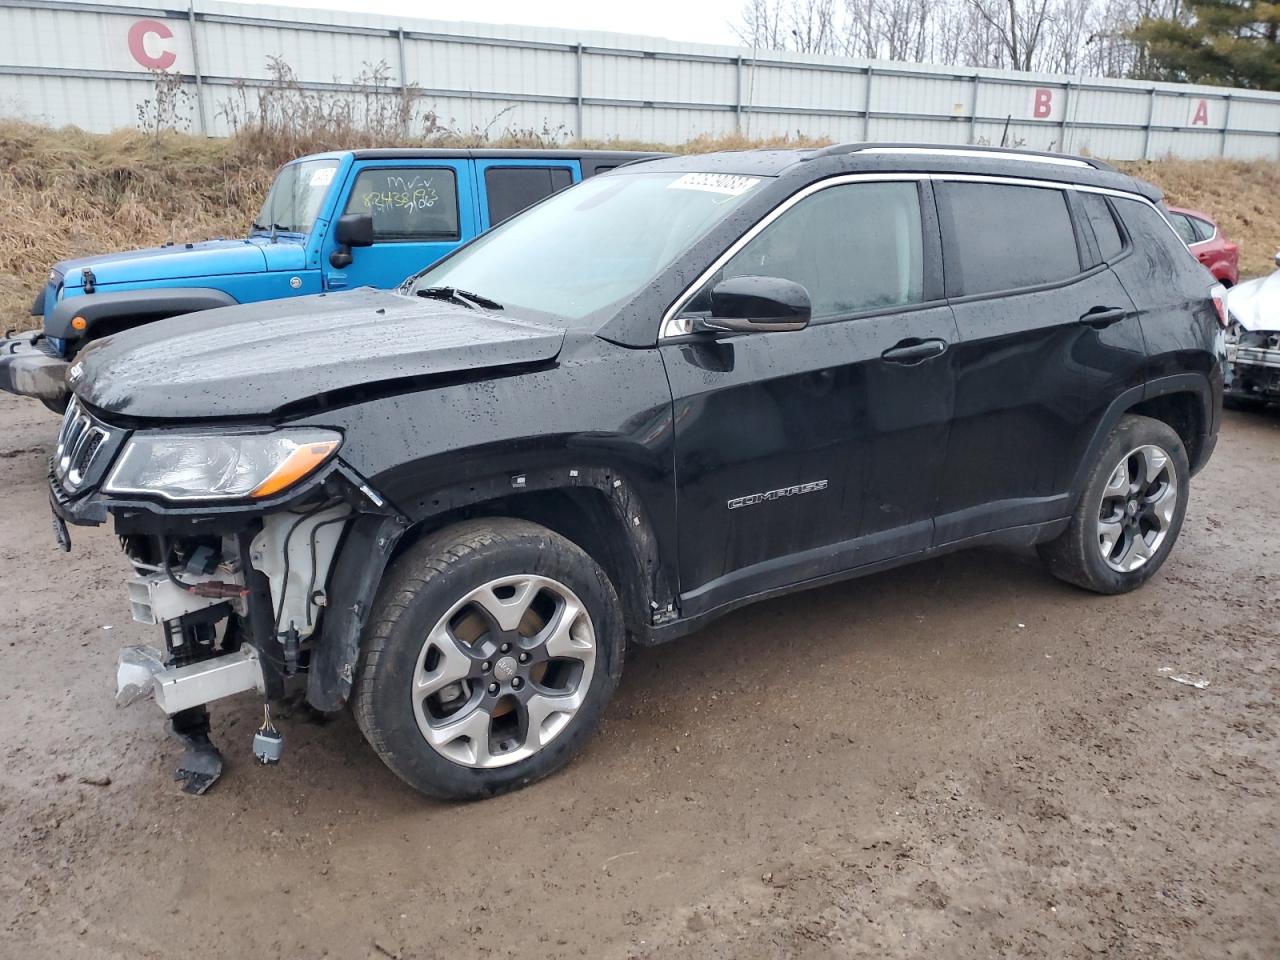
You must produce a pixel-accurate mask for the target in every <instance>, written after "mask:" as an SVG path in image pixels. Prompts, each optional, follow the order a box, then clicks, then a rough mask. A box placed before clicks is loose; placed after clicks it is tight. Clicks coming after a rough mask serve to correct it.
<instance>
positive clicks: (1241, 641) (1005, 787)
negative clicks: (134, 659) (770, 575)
mask: <svg viewBox="0 0 1280 960" xmlns="http://www.w3.org/2000/svg"><path fill="white" fill-rule="evenodd" d="M55 427H56V420H55V419H54V418H53V417H52V416H51V415H50V414H48V413H46V412H45V411H44V409H43V408H41V407H39V406H37V405H36V404H34V403H31V402H27V401H21V400H17V399H15V398H10V397H7V396H4V397H0V491H3V498H2V499H0V595H2V596H3V603H2V604H0V678H2V680H3V684H2V686H0V757H2V758H3V759H2V761H0V956H2V957H4V958H6V960H7V958H11V957H12V958H18V957H24V958H25V957H41V958H60V957H121V958H124V957H128V958H147V957H164V958H168V957H175V956H188V955H189V956H195V957H202V958H204V957H215V958H220V957H227V958H236V960H239V958H243V957H255V958H274V957H282V958H317V957H333V958H363V957H372V958H386V957H401V958H462V957H472V956H476V957H592V958H596V957H599V958H632V957H634V958H664V960H666V958H671V957H698V958H702V957H733V958H755V957H802V958H812V960H816V958H826V957H833V958H834V957H841V958H848V957H877V958H881V957H929V958H935V957H975V958H979V957H980V958H996V957H1000V958H1003V957H1052V958H1077V957H1091V956H1101V957H1109V958H1125V960H1128V958H1145V957H1169V958H1175V957H1176V958H1191V957H1231V958H1258V960H1270V958H1275V957H1277V956H1280V907H1277V903H1280V823H1278V821H1280V739H1278V737H1280V639H1278V634H1280V595H1278V592H1277V584H1278V583H1280V537H1277V533H1278V532H1280V521H1277V520H1276V514H1275V510H1276V504H1277V497H1276V490H1277V479H1278V478H1280V417H1277V416H1276V415H1275V414H1270V415H1244V414H1229V415H1228V418H1227V423H1226V425H1225V428H1224V431H1223V436H1222V440H1221V442H1220V444H1219V447H1218V453H1217V455H1216V457H1215V458H1214V460H1213V462H1212V463H1211V464H1210V466H1209V467H1208V468H1207V469H1206V471H1205V472H1204V473H1203V474H1202V475H1201V476H1200V477H1198V478H1197V480H1196V482H1195V484H1194V492H1193V495H1192V500H1191V507H1190V511H1189V513H1188V517H1187V522H1186V526H1185V527H1184V529H1183V532H1182V539H1181V542H1180V543H1179V544H1178V546H1177V549H1176V550H1175V551H1174V554H1173V556H1172V558H1171V559H1170V561H1169V563H1168V564H1167V566H1166V567H1165V569H1164V571H1163V572H1162V573H1161V575H1160V576H1158V577H1157V578H1156V579H1155V580H1154V581H1153V582H1152V583H1150V584H1149V585H1147V586H1146V587H1145V588H1144V589H1142V590H1140V591H1138V592H1137V593H1135V594H1130V595H1128V596H1125V597H1118V598H1103V597H1096V596H1091V595H1089V594H1086V593H1083V592H1080V591H1078V590H1075V589H1072V588H1069V587H1067V586H1065V585H1063V584H1060V583H1058V582H1056V581H1054V580H1052V579H1050V578H1049V577H1048V576H1047V575H1046V574H1045V573H1044V572H1043V570H1042V569H1041V568H1040V566H1039V565H1038V563H1037V562H1036V559H1035V557H1034V555H1032V554H1030V553H1027V554H1014V553H1007V552H995V551H990V552H976V553H969V554H960V555H955V556H951V557H946V558H943V559H940V560H936V561H933V562H929V563H925V564H923V565H918V566H915V567H910V568H906V569H902V570H898V571H895V572H891V573H886V574H883V575H879V576H875V577H872V578H869V579H864V580H860V581H855V582H852V583H849V584H844V585H837V586H834V587H828V588H825V589H822V590H818V591H816V592H811V593H808V594H804V595H800V596H796V597H791V598H787V599H783V600H778V601H774V602H770V603H766V604H763V605H760V606H757V607H755V608H751V609H748V610H744V611H740V612H739V613H737V614H735V615H733V616H730V617H728V618H726V619H724V620H722V621H720V622H718V623H716V624H715V625H713V626H712V627H710V628H708V629H707V630H705V631H703V632H702V633H700V634H698V635H696V636H694V637H692V638H690V639H688V640H685V641H683V642H679V643H676V644H673V645H671V646H668V647H663V648H658V649H651V650H636V651H633V652H632V653H631V654H630V657H629V662H628V665H627V675H626V676H625V677H624V678H623V683H622V687H621V690H620V691H619V694H618V696H617V698H616V699H615V701H614V702H613V704H612V706H611V708H610V710H609V713H608V716H607V719H606V722H605V724H604V727H603V729H602V730H601V731H600V733H599V735H598V736H597V737H596V738H595V739H594V740H593V741H592V742H591V744H590V745H589V747H588V749H587V750H586V751H585V753H584V754H583V755H581V756H580V757H579V758H578V759H577V761H576V762H575V763H573V764H572V766H571V767H570V768H569V769H568V770H567V771H565V772H564V773H562V774H560V775H558V776H556V777H554V778H552V779H550V780H548V781H545V782H543V783H542V784H539V785H537V786H535V787H533V788H531V789H528V790H525V791H523V792H521V793H517V794H514V795H512V796H507V797H502V798H499V799H496V800H490V801H486V802H483V803H478V804H470V805H443V804H437V803H432V802H428V801H426V800H423V799H422V798H421V797H419V796H417V795H416V794H414V793H412V792H411V791H410V790H409V789H408V788H407V787H406V786H405V785H404V784H402V783H401V782H400V781H399V780H397V779H396V778H395V777H394V776H393V775H392V774H391V773H390V772H389V771H387V770H386V769H385V768H384V767H383V766H382V764H381V763H380V762H379V761H378V760H377V758H376V757H375V756H374V755H373V752H372V751H371V750H370V749H369V748H368V747H367V746H366V745H365V743H364V742H363V740H362V739H361V737H360V734H359V732H358V731H357V730H356V727H355V724H354V723H353V722H352V720H351V718H350V716H348V715H342V716H339V717H337V718H335V719H333V720H332V721H331V722H330V723H328V724H325V725H316V724H313V723H304V722H301V721H300V720H298V719H295V720H293V721H292V722H290V721H286V722H285V723H284V724H283V725H282V727H283V730H284V733H285V737H286V741H285V742H286V752H285V758H284V761H283V763H282V764H281V765H280V766H279V767H278V768H273V769H260V768H255V767H254V765H253V764H252V762H251V756H250V749H249V747H250V737H251V734H252V731H253V728H254V726H255V725H256V723H257V718H258V712H257V711H258V707H257V704H256V703H255V702H253V701H252V699H245V700H237V701H233V702H230V703H228V704H226V705H224V706H222V707H221V708H219V709H217V710H216V711H215V733H216V735H217V737H218V739H219V742H220V743H221V744H222V746H223V748H224V751H225V752H226V753H227V757H228V763H227V770H226V773H225V776H224V778H223V780H222V781H221V782H220V783H219V784H218V785H217V786H216V787H215V788H214V789H213V790H212V791H211V792H210V793H209V794H208V795H206V796H205V797H202V798H192V797H188V796H185V795H182V794H181V793H179V792H178V789H177V787H176V786H175V785H174V783H173V782H172V779H171V776H172V774H171V771H172V768H173V766H174V764H175V761H176V759H177V756H178V750H177V747H176V744H174V743H173V742H172V741H170V740H168V739H166V737H165V735H164V732H163V729H162V723H161V716H160V713H159V711H157V710H156V709H155V707H154V706H152V705H150V704H141V705H137V706H134V707H131V708H129V709H127V710H122V711H117V710H116V709H115V707H114V706H113V701H112V695H113V692H114V669H115V655H116V650H117V648H119V647H120V646H122V645H124V644H127V643H137V642H142V641H151V642H154V640H155V638H154V637H152V635H151V628H146V627H142V626H139V625H136V624H133V623H132V622H131V621H130V620H129V612H128V606H127V604H126V602H125V596H124V588H123V577H124V574H125V570H126V568H125V565H124V562H123V559H122V557H120V556H119V552H118V549H117V546H116V544H115V542H114V540H113V538H112V536H111V533H110V532H109V530H106V529H98V530H91V531H83V530H76V531H73V537H74V539H75V551H74V552H73V553H72V554H70V556H66V555H64V554H61V553H59V552H58V551H57V550H56V548H55V547H54V545H53V540H52V536H51V534H50V530H49V521H48V512H47V510H48V508H47V506H46V496H45V492H44V479H43V477H44V471H45V462H46V457H47V451H48V448H49V446H50V445H51V443H52V440H53V435H54V431H55ZM1162 668H1170V669H1167V670H1166V669H1162ZM1170 674H1177V675H1184V676H1186V677H1189V678H1205V679H1207V680H1208V681H1209V685H1208V687H1206V688H1204V689H1196V688H1194V687H1191V686H1186V685H1183V684H1180V683H1177V682H1174V681H1173V680H1171V679H1170Z"/></svg>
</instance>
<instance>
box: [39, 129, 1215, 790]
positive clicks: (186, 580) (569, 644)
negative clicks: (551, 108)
mask: <svg viewBox="0 0 1280 960" xmlns="http://www.w3.org/2000/svg"><path fill="white" fill-rule="evenodd" d="M356 255H357V256H358V255H359V254H358V252H357V254H356ZM1223 319H1224V311H1223V303H1222V297H1221V291H1220V290H1215V289H1213V279H1212V278H1211V277H1210V276H1209V274H1208V273H1206V272H1205V270H1204V269H1203V268H1202V267H1201V266H1200V265H1199V264H1197V263H1196V261H1195V258H1194V257H1192V256H1191V254H1190V253H1188V251H1187V249H1186V247H1185V246H1184V245H1183V244H1182V242H1181V241H1180V240H1179V238H1178V236H1177V234H1176V233H1175V232H1174V231H1173V228H1172V227H1170V225H1169V223H1168V222H1167V221H1166V220H1165V217H1164V216H1163V214H1162V207H1161V198H1160V194H1159V193H1158V191H1156V190H1155V189H1154V188H1152V187H1151V186H1149V185H1147V184H1145V183H1142V182H1139V181H1136V180H1133V179H1131V178H1129V177H1127V176H1123V175H1121V174H1119V173H1117V172H1115V171H1113V170H1112V169H1111V168H1109V167H1107V166H1106V165H1105V164H1102V163H1099V162H1097V161H1094V160H1088V159H1080V158H1074V157H1064V156H1056V155H1044V154H1031V153H1021V152H1015V151H1002V150H991V149H978V148H938V147H925V146H904V145H892V144H879V145H876V144H854V145H842V146H834V147H828V148H826V149H820V150H770V151H753V152H744V153H722V154H713V155H709V156H690V157H682V158H671V159H661V160H654V161H649V162H641V163H636V164H632V165H629V166H626V167H622V168H619V169H618V170H616V171H614V172H612V173H608V174H605V175H603V176H598V177H595V178H593V179H591V180H589V181H586V182H584V183H582V184H580V185H578V186H575V187H573V188H572V189H570V190H566V191H564V192H563V193H560V194H556V195H555V196H552V197H550V198H549V199H547V200H545V201H543V202H542V203H540V204H538V205H537V206H535V207H533V208H532V209H530V210H528V211H526V212H524V213H522V214H520V215H518V216H516V217H515V218H513V219H511V220H509V221H507V222H506V223H504V224H502V225H501V226H499V227H497V228H496V229H494V230H492V231H490V232H489V233H487V234H485V235H483V236H481V237H479V238H478V239H476V240H474V241H473V242H471V243H469V244H467V245H466V246H464V247H462V248H460V249H459V250H458V251H457V252H455V253H454V254H452V255H451V256H449V257H447V258H446V259H445V260H443V261H442V262H440V263H438V264H436V265H434V266H432V267H431V268H430V269H428V270H426V271H424V272H423V273H420V274H418V275H416V276H414V277H411V278H410V279H409V280H407V281H406V282H405V283H404V285H403V286H402V287H401V288H400V289H399V290H398V291H396V292H391V293H387V292H379V291H374V290H368V289H366V290H357V291H352V292H349V293H340V294H333V295H325V294H321V295H319V296H314V297H304V298H300V299H295V300H287V301H278V302H268V303H262V304H255V305H251V306H242V307H231V308H226V309H221V310H211V311H207V312H205V313H201V314H199V315H196V316H188V317H178V318H174V319H171V320H168V321H163V322H159V323H154V324H149V325H147V326H145V327H142V328H139V329H137V330H131V331H128V332H125V333H122V334H119V335H117V336H113V337H110V338H107V339H105V340H101V341H99V342H96V343H93V344H91V345H90V346H89V347H88V348H87V349H86V350H84V352H83V353H82V354H81V355H80V357H79V360H78V362H77V363H76V364H74V366H73V367H72V368H71V371H70V373H69V379H70V382H71V385H72V387H73V389H74V393H75V399H74V401H73V403H72V405H71V407H70V408H69V410H68V411H67V414H66V418H65V421H64V423H63V427H62V432H61V435H60V437H59V440H58V445H57V450H56V453H55V455H54V459H53V464H52V472H51V477H50V489H51V494H52V503H53V508H54V511H55V513H56V517H55V532H56V533H57V535H58V536H59V538H60V540H61V541H62V542H63V543H64V545H68V544H69V541H68V537H67V527H66V523H65V521H70V522H71V523H73V524H99V523H103V522H105V521H106V520H107V519H108V517H110V518H112V519H113V520H114V524H115V530H116V532H117V533H118V534H119V535H120V538H121V541H122V544H123V547H124V551H125V553H126V554H127V556H128V558H129V561H130V563H131V564H132V567H133V573H134V575H133V577H132V579H131V580H130V581H129V583H128V594H129V600H130V602H131V605H132V608H133V612H134V616H135V618H136V619H139V620H142V621H144V622H148V623H155V624H157V625H159V626H161V627H162V628H163V635H164V641H165V643H164V650H163V651H161V650H155V649H151V648H149V647H135V648H130V649H128V650H126V651H123V652H122V656H121V661H120V668H119V675H118V696H119V699H120V701H121V702H127V701H129V700H132V699H137V698H141V697H146V696H153V697H154V698H155V700H156V701H157V703H158V704H159V706H161V708H162V709H163V710H164V711H165V712H166V713H167V714H169V716H170V717H171V718H172V724H173V730H174V732H175V733H176V734H177V735H178V736H179V737H180V739H182V740H183V741H184V742H185V743H186V744H187V751H186V754H185V756H184V758H183V760H182V763H181V766H180V767H179V778H180V779H182V780H183V781H184V785H185V787H186V789H188V790H190V791H192V792H201V791H203V790H204V789H205V788H207V787H208V785H209V784H210V783H212V782H213V780H214V779H215V778H216V777H217V776H218V774H219V772H220V769H221V759H220V755H219V754H218V752H217V750H216V748H215V747H214V746H213V745H212V744H211V743H210V741H209V737H208V715H207V712H206V708H205V704H206V703H207V702H209V701H211V700H213V699H217V698H219V697H222V696H226V695H228V694H232V693H237V692H244V691H249V690H257V691H259V692H260V693H261V694H263V695H264V697H265V699H266V701H267V703H268V705H269V704H270V703H271V702H273V701H276V700H279V699H281V698H283V697H286V696H290V695H293V696H298V695H305V698H306V700H307V701H308V702H309V703H310V704H311V705H312V706H313V707H314V708H316V709H318V710H321V711H335V710H338V709H340V708H342V707H343V706H344V705H346V704H348V703H350V705H351V707H352V709H353V711H354V713H355V717H356V719H357V721H358V723H359V725H360V728H361V729H362V730H363V731H364V733H365V736H366V737H367V738H368V740H369V742H370V743H371V744H372V745H373V747H374V749H375V750H376V751H377V752H378V753H379V755H380V756H381V757H382V758H383V759H384V760H385V761H386V763H387V764H388V765H389V766H390V767H391V768H392V769H393V770H394V771H395V772H396V773H397V774H398V775H399V776H401V777H402V778H404V779H405V780H406V781H408V782H409V783H410V784H412V785H413V786H414V787H416V788H418V789H419V790H421V791H423V792H425V793H428V794H433V795H437V796H443V797H460V798H461V797H481V796H487V795H490V794H494V793H497V792H500V791H503V790H508V789H511V788H514V787H518V786H522V785H524V784H528V783H531V782H532V781H534V780H537V779H538V778H540V777H542V776H545V775H546V774H548V773H549V772H551V771H553V770H555V769H556V768H558V767H560V766H561V765H563V764H564V763H565V762H566V761H567V760H568V759H569V757H570V756H572V754H573V753H574V751H576V750H577V749H578V748H579V747H581V746H582V744H583V742H584V741H585V740H586V739H587V737H588V736H589V735H590V733H591V730H592V728H593V727H594V726H595V724H596V721H597V720H598V719H599V717H600V715H601V712H602V711H603V710H604V708H605V704H606V702H607V701H608V699H609V696H610V693H611V692H612V691H613V689H614V687H615V686H616V685H617V683H618V679H619V677H620V675H621V673H622V665H623V657H624V652H625V649H626V646H627V644H628V643H640V644H653V643H660V642H662V641H665V640H669V639H672V638H675V637H678V636H681V635H683V634H687V633H689V632H690V631H692V630H695V629H697V628H698V627H700V626H702V625H703V624H705V623H707V622H708V621H710V620H711V619H712V618H714V617H716V616H718V615H720V614H723V613H725V612H726V611H728V610H732V609H734V608H735V607H738V606H741V605H742V604H745V603H749V602H751V601H754V600H759V599H761V598H764V597H771V596H776V595H778V594H781V593H784V592H787V591H790V590H796V589H800V588H804V587H810V586H814V585H817V584H822V583H828V582H831V581H833V580H838V579H841V578H846V577H853V576H858V575H861V574H864V573H870V572H872V571H876V570H882V569H884V568H885V567H887V566H891V565H894V564H900V563H904V562H907V561H911V560H916V559H920V558H922V557H927V556H930V555H932V554H936V553H938V552H941V551H947V550H955V549H959V548H963V547H967V546H972V545H975V544H993V543H996V544H1017V545H1028V544H1035V545H1036V546H1037V548H1038V549H1039V551H1040V553H1041V555H1042V556H1043V557H1044V559H1045V561H1046V563H1047V565H1048V568H1049V570H1050V571H1051V572H1052V573H1053V574H1054V575H1056V576H1058V577H1061V578H1063V579H1064V580H1068V581H1070V582H1072V583H1074V584H1078V585H1079V586H1081V587H1084V588H1085V589H1088V590H1094V591H1097V592H1100V593H1120V592H1123V591H1126V590H1132V589H1134V588H1135V587H1138V586H1139V585H1141V584H1142V583H1143V582H1144V581H1145V580H1147V579H1148V578H1149V577H1151V576H1152V575H1154V574H1155V573H1156V571H1157V570H1159V568H1160V566H1161V565H1162V564H1163V563H1164V562H1165V560H1166V559H1167V558H1168V556H1169V553H1170V551H1171V550H1172V549H1173V545H1174V543H1175V542H1176V541H1177V538H1178V531H1179V529H1180V527H1181V526H1182V521H1183V514H1184V511H1185V509H1186V504H1187V495H1188V488H1189V485H1190V482H1191V477H1192V476H1193V475H1194V474H1195V472H1196V471H1197V470H1198V469H1199V468H1200V467H1201V466H1203V465H1204V463H1205V462H1206V460H1207V459H1208V458H1209V455H1210V454H1211V452H1212V450H1213V446H1214V443H1215V440H1216V438H1217V432H1218V422H1219V417H1220V409H1221V398H1222V344H1223V341H1222V327H1223ZM265 714H266V716H265V717H264V722H263V725H262V730H261V731H260V733H259V736H258V738H257V740H256V741H255V750H256V752H257V753H258V754H259V757H260V759H262V760H264V761H268V762H269V761H272V760H274V759H275V758H276V757H277V756H278V751H279V747H280V741H279V735H278V732H277V731H276V729H275V727H274V725H273V724H272V722H271V718H270V709H269V706H268V707H267V709H266V711H265Z"/></svg>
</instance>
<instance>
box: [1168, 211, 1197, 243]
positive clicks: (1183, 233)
mask: <svg viewBox="0 0 1280 960" xmlns="http://www.w3.org/2000/svg"><path fill="white" fill-rule="evenodd" d="M1169 220H1170V222H1171V223H1172V224H1173V229H1175V230H1177V231H1178V236H1180V237H1181V238H1182V242H1183V243H1186V244H1192V243H1195V242H1196V228H1195V227H1193V226H1192V225H1191V221H1190V220H1189V219H1188V218H1187V217H1184V216H1183V215H1182V214H1180V213H1172V214H1170V215H1169Z"/></svg>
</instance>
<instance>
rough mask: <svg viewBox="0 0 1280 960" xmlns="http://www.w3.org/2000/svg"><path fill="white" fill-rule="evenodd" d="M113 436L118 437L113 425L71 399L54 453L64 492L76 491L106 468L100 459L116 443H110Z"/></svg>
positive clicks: (60, 485)
mask: <svg viewBox="0 0 1280 960" xmlns="http://www.w3.org/2000/svg"><path fill="white" fill-rule="evenodd" d="M114 439H118V438H116V437H115V436H114V434H113V431H112V430H111V428H109V427H107V426H106V425H104V424H102V423H99V422H98V421H97V420H96V419H94V418H93V417H92V416H91V415H90V414H88V413H87V412H85V410H84V409H83V408H82V407H81V406H80V402H79V401H78V400H75V399H72V401H71V403H70V405H69V406H68V407H67V412H66V415H65V416H64V417H63V418H62V430H61V431H60V432H59V433H58V445H57V446H56V447H55V448H54V452H53V476H54V479H55V480H56V481H57V483H58V486H59V487H60V488H61V489H62V491H63V492H64V493H67V494H75V493H77V492H79V491H80V490H81V488H83V487H84V486H85V484H86V483H88V482H90V481H92V480H95V479H97V474H98V473H99V472H100V471H101V470H103V469H105V468H106V463H105V462H104V463H99V460H100V459H101V458H102V456H103V454H104V453H105V452H106V451H107V450H108V449H110V448H113V447H114V446H115V444H114V443H110V442H108V441H111V440H114Z"/></svg>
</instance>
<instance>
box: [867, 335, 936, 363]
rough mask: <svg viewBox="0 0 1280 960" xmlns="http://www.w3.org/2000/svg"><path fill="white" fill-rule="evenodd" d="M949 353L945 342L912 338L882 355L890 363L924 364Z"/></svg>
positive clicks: (897, 344) (895, 345)
mask: <svg viewBox="0 0 1280 960" xmlns="http://www.w3.org/2000/svg"><path fill="white" fill-rule="evenodd" d="M946 352H947V341H945V340H917V339H915V338H911V339H909V340H903V341H901V342H899V343H896V344H894V345H893V346H892V347H890V348H889V349H888V350H886V351H885V352H884V353H882V354H880V358H881V359H882V360H888V361H889V362H890V363H905V364H912V363H923V362H924V361H925V360H928V359H930V358H932V357H938V356H941V355H942V354H944V353H946Z"/></svg>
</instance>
